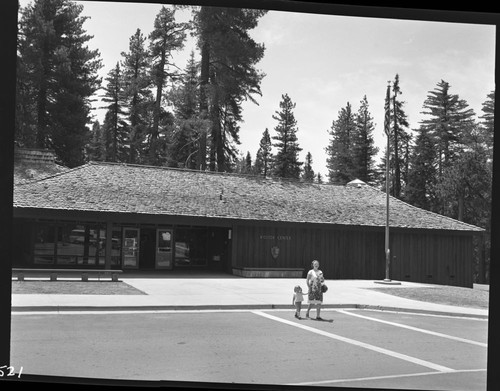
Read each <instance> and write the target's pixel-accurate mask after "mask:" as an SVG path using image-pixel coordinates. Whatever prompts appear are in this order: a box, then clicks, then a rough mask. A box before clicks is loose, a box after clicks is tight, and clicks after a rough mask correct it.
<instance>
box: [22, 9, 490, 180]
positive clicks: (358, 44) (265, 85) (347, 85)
mask: <svg viewBox="0 0 500 391" xmlns="http://www.w3.org/2000/svg"><path fill="white" fill-rule="evenodd" d="M30 2H31V1H28V0H21V1H20V3H21V6H25V5H26V4H28V3H30ZM77 3H80V4H82V5H83V6H84V8H83V12H82V14H81V15H82V16H88V17H90V19H88V20H87V21H86V22H85V24H84V28H85V29H86V31H87V33H88V34H90V35H93V39H92V40H91V41H89V43H88V45H89V47H90V48H91V49H98V50H99V52H100V54H101V59H102V62H103V64H104V67H103V69H102V70H101V71H100V74H101V76H102V77H103V79H104V77H105V76H106V75H107V73H108V72H109V71H110V70H111V69H112V68H113V67H114V66H115V65H116V63H117V62H118V61H121V60H122V56H121V52H128V50H129V49H128V44H129V39H130V37H131V36H132V35H133V34H134V33H135V31H136V30H137V29H138V28H139V29H141V31H142V33H143V34H144V35H145V36H147V35H148V34H149V33H150V32H151V31H152V28H153V23H154V19H155V16H156V15H157V14H158V12H159V10H160V8H161V6H162V5H161V4H147V3H144V2H141V3H119V2H95V1H77ZM176 16H178V19H179V21H186V20H187V19H188V18H189V16H190V13H189V12H183V13H179V12H177V13H176ZM250 34H251V36H252V37H253V39H254V40H255V41H256V42H259V43H264V45H265V48H266V49H265V53H264V57H263V59H262V60H261V61H260V62H259V63H257V65H256V68H257V69H259V70H260V71H262V72H263V73H265V75H266V76H265V77H264V79H263V80H262V83H261V91H262V96H254V97H255V98H256V100H257V103H258V105H256V104H254V103H252V102H250V101H247V102H244V104H243V121H244V122H242V123H241V124H240V141H241V144H240V145H239V146H238V149H239V150H240V151H241V153H242V156H246V154H247V152H250V155H251V157H252V161H253V160H254V159H255V155H256V152H257V149H258V147H259V141H260V139H261V138H262V134H263V132H264V130H265V129H266V128H267V129H268V130H269V132H270V135H271V136H274V135H276V132H275V130H274V128H275V127H276V125H277V121H276V120H275V119H273V118H272V116H273V115H274V114H275V113H276V112H277V111H279V103H280V101H281V100H282V96H283V95H284V94H288V96H289V97H290V98H291V100H292V102H294V103H295V104H296V107H295V109H294V111H293V112H294V116H295V119H296V121H297V129H298V131H297V138H298V143H299V146H300V147H301V148H302V152H301V153H300V156H299V158H300V160H301V161H304V160H305V155H306V154H307V153H308V152H310V153H311V155H312V160H313V164H312V166H313V169H314V171H315V172H316V173H321V175H322V176H323V178H324V179H326V178H327V175H328V169H327V167H326V159H327V155H326V152H325V147H326V146H327V145H328V144H329V142H330V139H331V136H330V135H329V133H328V132H329V131H330V129H331V126H332V121H334V120H336V119H337V118H338V114H339V111H340V110H341V109H342V108H344V107H346V105H347V103H348V102H349V103H350V104H351V106H352V109H353V111H354V112H357V110H358V109H359V106H360V101H361V100H362V99H363V97H364V96H365V95H366V98H367V100H368V104H369V110H370V113H371V115H372V117H373V120H374V124H375V129H374V133H373V136H374V139H375V145H376V146H377V147H378V148H379V149H380V152H383V150H384V147H385V145H386V143H387V140H386V138H385V133H384V131H383V122H384V99H385V93H386V88H387V84H388V82H389V81H393V80H394V78H395V75H396V74H398V75H399V80H400V88H401V92H402V95H399V99H400V100H402V101H404V102H405V104H404V106H403V108H404V110H405V112H406V114H407V117H408V121H409V123H410V129H416V128H418V127H419V122H420V121H421V120H422V119H423V118H424V117H423V116H422V114H421V111H422V110H423V107H422V106H423V103H424V101H425V99H426V97H427V96H428V94H429V91H433V90H434V89H435V88H436V87H437V84H438V83H439V82H440V81H441V80H444V81H446V82H448V83H449V85H450V91H449V92H450V93H452V94H457V95H458V96H459V97H460V98H461V99H464V100H465V101H466V102H467V103H468V104H469V106H470V107H471V108H472V109H473V110H474V112H475V113H476V115H477V116H480V115H482V111H481V108H482V104H483V102H485V101H486V99H487V95H488V94H489V93H490V92H491V91H493V90H494V87H495V84H494V76H495V26H494V25H486V24H464V23H452V22H429V21H416V20H397V19H383V18H370V17H349V16H337V15H324V14H313V13H304V12H288V11H269V12H268V13H267V14H266V15H264V16H263V17H262V18H261V19H260V21H259V24H258V26H257V27H256V28H255V29H254V30H251V31H250ZM191 51H194V52H195V57H196V58H197V59H199V53H198V51H197V48H196V45H195V42H194V41H193V40H192V39H190V40H188V41H187V42H186V44H185V48H184V50H183V51H182V52H180V53H176V54H175V59H176V62H177V65H178V66H179V68H181V69H184V68H185V66H186V64H187V60H188V57H189V54H190V52H191ZM95 115H96V119H99V120H100V122H101V123H102V119H103V118H104V113H103V112H102V110H101V111H98V112H96V113H95ZM380 156H381V155H380ZM379 161H380V157H377V160H376V163H377V164H378V163H379Z"/></svg>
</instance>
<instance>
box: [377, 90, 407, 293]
mask: <svg viewBox="0 0 500 391" xmlns="http://www.w3.org/2000/svg"><path fill="white" fill-rule="evenodd" d="M387 83H388V85H387V94H386V97H385V120H384V131H385V134H386V136H387V150H386V155H385V159H386V160H385V202H386V204H385V210H386V216H385V278H384V280H383V281H374V282H375V283H377V284H389V285H401V283H400V282H399V281H392V280H391V279H390V277H389V267H390V264H391V250H390V249H389V184H390V182H391V181H390V170H389V164H390V153H389V151H390V149H391V141H390V134H391V132H390V128H391V82H390V81H388V82H387ZM394 104H396V103H395V102H394Z"/></svg>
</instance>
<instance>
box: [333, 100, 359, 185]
mask: <svg viewBox="0 0 500 391" xmlns="http://www.w3.org/2000/svg"><path fill="white" fill-rule="evenodd" d="M356 130H357V129H356V122H355V118H354V114H353V113H352V108H351V104H350V103H349V102H347V105H346V107H345V108H342V109H341V110H340V111H339V114H338V119H337V120H336V121H333V122H332V127H331V129H330V131H329V134H330V136H331V138H330V143H329V145H328V146H327V147H326V148H325V150H326V152H327V168H328V177H329V181H330V183H335V184H346V183H347V182H349V181H351V180H353V179H356V177H355V176H356V175H357V171H356V169H355V162H354V158H353V156H354V153H353V151H354V147H355V142H354V140H355V139H356V136H357V131H356Z"/></svg>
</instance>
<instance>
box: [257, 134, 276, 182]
mask: <svg viewBox="0 0 500 391" xmlns="http://www.w3.org/2000/svg"><path fill="white" fill-rule="evenodd" d="M272 162H273V154H272V144H271V136H270V135H269V130H268V129H267V128H266V130H264V132H263V133H262V138H261V139H260V143H259V149H258V150H257V156H256V157H255V164H254V166H255V172H256V173H257V174H260V175H263V176H264V177H266V176H267V175H268V174H269V173H270V172H271V168H272V167H271V165H272Z"/></svg>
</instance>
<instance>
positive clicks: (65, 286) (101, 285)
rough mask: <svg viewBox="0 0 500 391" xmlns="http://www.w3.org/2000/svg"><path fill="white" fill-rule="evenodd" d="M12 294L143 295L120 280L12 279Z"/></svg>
mask: <svg viewBox="0 0 500 391" xmlns="http://www.w3.org/2000/svg"><path fill="white" fill-rule="evenodd" d="M12 293H14V294H35V295H36V294H44V293H45V294H51V295H54V294H61V295H145V294H146V293H144V292H142V291H140V290H139V289H136V288H134V287H133V286H130V285H128V284H127V283H125V282H122V281H117V282H114V281H44V280H42V281H12Z"/></svg>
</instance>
